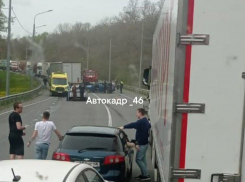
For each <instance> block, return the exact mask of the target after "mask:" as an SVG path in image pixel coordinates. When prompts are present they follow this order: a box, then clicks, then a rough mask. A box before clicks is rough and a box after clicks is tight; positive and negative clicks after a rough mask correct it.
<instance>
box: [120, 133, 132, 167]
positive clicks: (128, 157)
mask: <svg viewBox="0 0 245 182" xmlns="http://www.w3.org/2000/svg"><path fill="white" fill-rule="evenodd" d="M119 138H120V140H121V142H122V146H123V152H124V154H125V159H126V160H125V161H126V166H127V171H128V172H130V170H131V166H132V162H133V153H134V151H133V149H132V148H130V147H125V146H126V144H127V142H129V139H128V136H127V135H126V133H124V132H123V131H122V130H120V131H119Z"/></svg>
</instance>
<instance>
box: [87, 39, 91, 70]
mask: <svg viewBox="0 0 245 182" xmlns="http://www.w3.org/2000/svg"><path fill="white" fill-rule="evenodd" d="M89 47H90V45H89V40H88V48H87V70H88V62H89Z"/></svg>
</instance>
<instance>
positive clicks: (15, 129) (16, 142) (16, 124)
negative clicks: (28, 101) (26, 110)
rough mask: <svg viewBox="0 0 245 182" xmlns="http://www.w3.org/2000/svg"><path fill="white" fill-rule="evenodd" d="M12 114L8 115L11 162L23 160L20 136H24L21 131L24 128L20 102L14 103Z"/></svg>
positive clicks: (22, 145) (22, 142) (22, 144)
mask: <svg viewBox="0 0 245 182" xmlns="http://www.w3.org/2000/svg"><path fill="white" fill-rule="evenodd" d="M13 107H14V112H12V113H11V114H10V115H9V136H8V139H9V144H10V150H9V154H10V159H11V160H13V159H15V158H16V156H17V159H23V158H24V141H23V138H22V136H25V133H24V132H23V130H25V129H26V127H23V126H22V119H21V117H20V113H22V110H23V106H22V104H21V103H20V102H16V103H14V105H13Z"/></svg>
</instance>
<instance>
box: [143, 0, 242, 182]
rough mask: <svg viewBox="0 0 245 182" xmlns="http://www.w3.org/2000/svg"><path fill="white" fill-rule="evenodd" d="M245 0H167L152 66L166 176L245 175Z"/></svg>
mask: <svg viewBox="0 0 245 182" xmlns="http://www.w3.org/2000/svg"><path fill="white" fill-rule="evenodd" d="M244 41H245V1H244V0H232V1H223V0H215V1H214V0H205V1H204V0H182V1H180V0H165V1H164V4H163V8H162V12H161V15H160V18H159V21H158V24H157V26H156V30H155V33H154V40H153V59H152V67H151V70H150V76H151V79H149V75H148V76H146V75H147V74H146V73H147V72H148V71H149V70H145V74H144V76H145V78H144V81H145V82H147V80H148V82H149V83H150V109H149V117H150V120H151V123H152V133H153V147H152V162H153V164H154V167H155V171H156V174H158V175H157V176H158V178H156V180H158V181H162V182H176V181H178V182H210V181H211V182H245V159H244V157H245V149H244V123H245V115H244V113H245V108H244V103H245V102H244V100H245V98H244V95H245V87H244V86H245V84H244V78H245V45H244Z"/></svg>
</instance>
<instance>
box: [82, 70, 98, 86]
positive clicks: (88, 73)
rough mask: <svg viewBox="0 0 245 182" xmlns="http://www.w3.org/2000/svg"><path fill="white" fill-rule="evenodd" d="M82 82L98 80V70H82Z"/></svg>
mask: <svg viewBox="0 0 245 182" xmlns="http://www.w3.org/2000/svg"><path fill="white" fill-rule="evenodd" d="M83 82H84V83H91V82H93V83H94V82H98V72H97V71H95V70H84V71H83Z"/></svg>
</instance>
